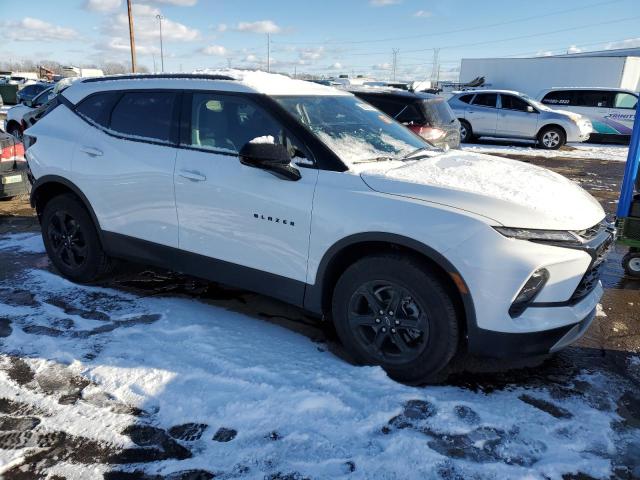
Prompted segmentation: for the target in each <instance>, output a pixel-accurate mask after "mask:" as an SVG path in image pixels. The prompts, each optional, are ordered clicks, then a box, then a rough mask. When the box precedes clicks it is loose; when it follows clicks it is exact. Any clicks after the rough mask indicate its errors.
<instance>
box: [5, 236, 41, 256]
mask: <svg viewBox="0 0 640 480" xmlns="http://www.w3.org/2000/svg"><path fill="white" fill-rule="evenodd" d="M4 251H14V252H15V251H17V252H21V253H45V251H46V250H45V248H44V243H43V242H42V235H40V234H39V233H13V234H10V235H4V236H2V237H0V252H4Z"/></svg>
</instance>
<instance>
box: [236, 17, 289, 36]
mask: <svg viewBox="0 0 640 480" xmlns="http://www.w3.org/2000/svg"><path fill="white" fill-rule="evenodd" d="M236 30H238V31H239V32H251V33H280V32H281V31H282V28H280V27H279V26H278V25H277V24H276V23H275V22H273V21H272V20H259V21H257V22H240V23H238V26H237V27H236Z"/></svg>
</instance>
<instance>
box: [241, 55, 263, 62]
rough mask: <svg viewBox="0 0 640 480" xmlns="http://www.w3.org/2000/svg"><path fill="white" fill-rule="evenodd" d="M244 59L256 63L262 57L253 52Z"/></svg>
mask: <svg viewBox="0 0 640 480" xmlns="http://www.w3.org/2000/svg"><path fill="white" fill-rule="evenodd" d="M244 61H245V62H252V63H255V62H259V61H260V59H259V58H258V57H257V56H255V55H254V54H253V53H250V54H249V55H247V56H246V57H245V58H244Z"/></svg>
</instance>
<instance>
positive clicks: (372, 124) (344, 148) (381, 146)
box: [275, 95, 433, 166]
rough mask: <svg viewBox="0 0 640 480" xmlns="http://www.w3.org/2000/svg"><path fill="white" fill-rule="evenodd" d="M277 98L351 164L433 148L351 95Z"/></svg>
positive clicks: (342, 158)
mask: <svg viewBox="0 0 640 480" xmlns="http://www.w3.org/2000/svg"><path fill="white" fill-rule="evenodd" d="M275 99H276V100H277V101H278V103H280V105H282V106H283V107H284V108H285V109H286V110H287V111H289V113H291V114H292V115H294V116H295V117H296V118H297V119H298V120H299V121H300V122H301V123H302V124H303V125H305V126H306V127H307V128H308V129H309V130H311V132H313V133H314V134H315V135H316V136H317V137H318V138H319V139H320V140H322V142H324V143H325V144H326V145H327V146H328V147H329V148H330V149H331V150H333V151H334V152H335V153H336V155H338V157H340V159H341V160H342V161H343V162H345V163H346V164H347V165H348V166H350V165H353V164H357V163H365V162H372V161H381V160H389V159H392V160H394V159H402V158H404V157H406V156H407V155H410V154H411V153H413V152H415V151H416V150H418V149H422V148H433V147H431V146H430V145H429V144H428V143H427V142H425V141H424V140H422V139H421V138H420V137H418V136H417V135H415V134H413V133H412V132H411V131H409V130H408V129H407V128H406V127H404V126H403V125H401V124H399V123H397V122H396V121H395V120H393V119H391V118H389V117H388V116H387V115H385V114H384V113H382V112H380V111H379V110H377V109H376V108H375V107H373V106H371V105H369V104H368V103H365V102H363V101H362V100H359V99H358V98H356V97H354V96H351V95H339V96H338V95H335V96H333V95H327V96H320V95H316V96H280V97H275Z"/></svg>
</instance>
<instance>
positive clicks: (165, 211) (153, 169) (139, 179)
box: [72, 92, 178, 247]
mask: <svg viewBox="0 0 640 480" xmlns="http://www.w3.org/2000/svg"><path fill="white" fill-rule="evenodd" d="M144 95H148V97H147V98H146V100H145V99H142V98H139V99H138V100H139V101H138V102H137V104H136V105H132V109H131V110H130V112H131V113H132V114H136V116H137V115H139V116H140V117H139V118H146V114H147V113H149V110H148V107H155V108H162V109H166V108H167V106H171V105H172V104H173V101H174V98H173V97H171V96H166V95H165V94H161V96H163V98H162V102H161V104H158V103H155V104H154V102H157V100H158V99H157V98H156V99H154V98H153V97H152V92H151V93H150V92H145V93H144ZM98 100H100V99H97V100H96V97H94V98H92V99H90V101H96V104H97V105H103V106H104V104H103V103H100V101H98ZM86 106H87V104H85V105H83V104H81V107H86ZM81 107H79V110H80V111H82V112H84V113H82V115H85V116H88V115H90V113H89V112H90V111H91V109H89V108H86V109H84V110H83V109H82V108H81ZM112 107H113V105H111V106H110V107H109V108H112ZM94 111H95V112H96V114H98V113H99V112H101V113H100V115H102V113H104V112H103V110H100V109H94ZM157 120H159V121H160V120H162V119H161V118H157ZM92 121H96V123H100V124H103V125H104V126H105V127H109V125H108V124H105V123H102V119H100V118H98V117H96V118H95V119H94V118H92ZM163 121H164V123H163V126H167V122H171V111H169V112H168V113H167V115H166V116H164V120H163ZM136 122H139V119H136ZM151 123H152V122H147V128H148V131H149V134H150V135H154V134H155V133H156V131H154V130H152V129H150V128H149V126H150V124H151ZM77 124H78V129H77V138H78V139H80V140H79V142H78V146H77V148H76V150H75V152H74V155H73V165H72V179H73V181H74V183H75V184H76V185H77V186H78V187H79V188H80V190H81V191H82V192H83V193H84V194H85V195H86V197H87V198H88V199H89V202H90V203H91V206H92V207H93V209H94V211H95V213H96V216H97V217H98V221H99V222H100V227H101V228H102V229H103V230H106V231H110V232H115V233H120V234H123V235H129V236H132V237H136V238H140V239H143V240H149V241H152V242H155V243H159V244H162V245H167V246H172V247H177V246H178V219H177V216H176V208H175V197H174V193H173V171H174V167H175V161H176V152H177V149H176V148H175V147H174V146H172V145H170V144H168V143H167V144H157V143H153V142H154V141H155V140H156V139H152V138H149V141H140V140H129V139H126V138H120V137H116V136H114V135H110V134H108V133H106V132H105V131H103V130H102V129H101V128H100V127H97V126H94V125H90V124H89V123H88V122H86V121H82V120H78V122H77ZM123 129H126V127H124V126H123ZM161 134H162V135H164V133H161ZM123 135H125V133H124V132H123Z"/></svg>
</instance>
